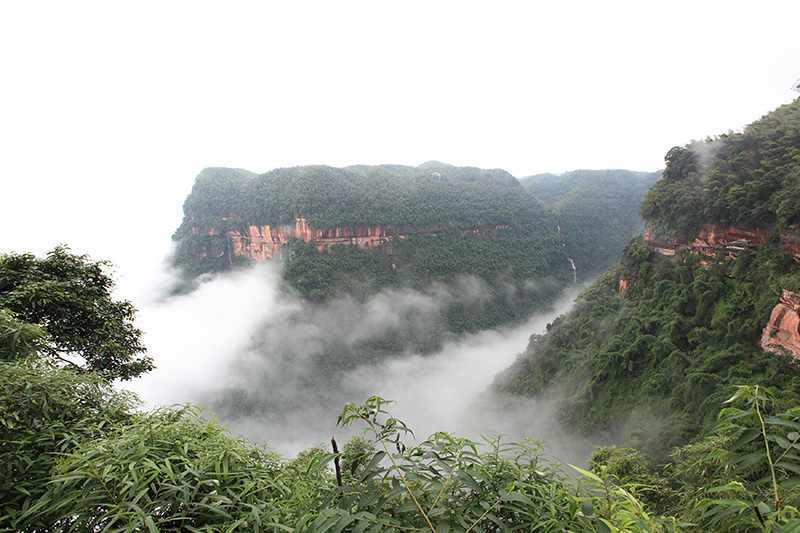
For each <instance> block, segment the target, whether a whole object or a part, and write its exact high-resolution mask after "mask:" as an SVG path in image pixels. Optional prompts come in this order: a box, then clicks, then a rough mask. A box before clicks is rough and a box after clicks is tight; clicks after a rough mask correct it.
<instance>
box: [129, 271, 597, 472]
mask: <svg viewBox="0 0 800 533" xmlns="http://www.w3.org/2000/svg"><path fill="white" fill-rule="evenodd" d="M279 285H280V277H279V273H278V271H277V265H275V264H272V263H263V264H259V265H256V266H254V267H253V268H251V269H248V270H244V271H240V272H236V273H232V274H226V275H220V276H217V277H211V278H209V279H207V280H206V281H204V282H203V283H202V284H201V285H200V286H199V287H198V288H197V290H195V291H194V292H192V293H190V294H186V295H181V296H175V297H171V298H169V299H166V300H164V301H161V302H149V303H146V304H144V305H141V304H140V305H139V307H140V315H141V316H140V320H139V325H140V327H141V329H142V330H143V331H144V332H145V335H144V342H145V344H146V346H147V348H148V351H149V353H150V354H151V355H152V356H153V357H154V359H155V361H156V365H157V369H156V370H154V371H153V372H151V373H150V374H148V375H146V376H144V377H142V378H140V379H138V380H135V381H134V382H131V383H130V385H129V386H128V387H127V388H130V389H131V390H134V391H135V392H137V393H138V394H139V395H140V396H141V397H142V399H143V400H144V401H145V402H146V404H147V407H150V408H152V407H156V406H158V405H170V404H177V403H185V402H191V403H194V404H197V405H200V406H202V407H203V408H204V410H205V412H206V413H207V414H209V415H212V414H213V415H216V416H217V417H218V418H219V419H220V420H221V421H222V422H223V423H224V424H225V425H227V426H228V427H229V429H230V430H231V431H232V433H234V434H241V435H244V436H246V437H247V438H249V439H251V440H256V441H263V442H266V443H268V445H269V446H270V448H272V449H273V450H274V451H276V452H278V453H281V454H283V455H286V456H293V455H295V454H296V453H297V452H298V451H300V450H302V449H306V448H308V447H310V446H312V445H314V444H317V443H322V442H327V440H328V439H330V437H331V436H336V437H337V439H338V440H339V441H340V442H343V441H344V440H346V438H347V437H348V436H349V435H350V434H352V433H354V432H356V431H357V430H358V429H359V428H355V429H342V428H337V427H336V420H337V416H338V415H339V414H340V413H341V411H342V407H343V405H344V404H345V403H346V402H354V403H362V402H363V401H364V400H365V399H366V398H368V397H369V396H373V395H375V396H381V397H383V398H385V399H390V400H394V401H395V402H396V403H395V404H393V405H391V406H390V407H389V411H390V412H391V413H392V414H393V415H394V416H395V417H397V418H399V419H401V420H403V421H405V422H406V423H407V424H408V426H409V427H410V428H411V429H412V430H413V431H414V433H415V435H416V439H417V440H420V439H424V438H426V437H427V436H428V435H430V434H432V433H433V432H435V431H448V432H452V433H456V434H458V435H461V436H468V437H470V438H479V437H478V435H479V434H507V435H511V436H513V437H515V438H523V437H532V438H539V439H542V440H548V441H553V440H559V439H560V435H559V433H558V431H557V429H556V425H555V424H554V423H553V421H552V420H550V419H549V412H550V409H549V406H548V405H547V403H548V402H546V401H541V400H539V401H536V402H533V401H528V400H525V401H523V400H522V399H515V400H514V405H513V406H510V405H508V401H507V400H505V401H503V402H500V403H501V405H498V402H495V401H494V399H493V398H491V395H489V394H488V393H487V392H486V390H487V387H489V385H490V384H491V382H492V380H493V379H494V376H495V375H496V374H497V373H498V372H499V371H501V370H503V369H504V368H506V367H508V366H509V365H510V364H511V363H512V362H513V361H514V359H515V358H516V356H517V354H519V353H521V352H522V351H523V350H524V349H525V347H526V346H527V343H528V338H529V337H530V335H531V334H534V333H541V332H542V331H543V330H544V329H545V326H546V324H547V323H548V322H551V321H552V320H553V319H554V318H555V317H556V316H558V315H559V314H562V313H564V312H566V310H567V309H569V307H570V306H571V303H572V301H573V299H574V297H575V296H576V295H577V293H578V290H579V287H578V286H575V287H573V288H572V289H571V290H569V291H567V293H565V295H564V297H563V298H562V299H561V300H560V301H559V302H557V303H556V305H554V306H552V307H551V308H550V309H549V310H548V311H547V312H544V313H541V314H537V315H536V316H533V317H531V318H530V319H529V320H527V321H526V322H525V323H524V324H521V325H519V326H516V327H513V328H504V329H498V330H490V331H484V332H481V333H477V334H469V335H462V336H459V337H451V338H449V339H448V340H446V341H445V342H443V343H441V346H440V349H438V350H436V351H435V352H434V353H426V354H422V353H414V352H411V353H409V352H402V353H393V354H386V353H384V354H382V355H380V356H376V349H375V347H376V346H378V347H380V346H382V343H384V341H385V338H387V337H389V338H393V337H397V338H401V339H402V338H408V336H413V335H419V336H424V335H428V334H430V332H431V331H432V330H435V329H436V324H437V323H438V320H439V319H440V316H441V311H442V310H443V308H444V306H445V305H446V304H447V302H449V301H451V299H452V298H451V290H458V291H460V293H459V294H461V296H462V297H463V293H464V286H465V285H470V286H471V287H472V293H474V294H473V295H472V297H473V298H474V299H475V301H476V302H480V301H482V299H484V298H485V294H484V293H483V292H482V285H481V284H480V283H478V282H476V280H474V279H469V278H465V279H462V280H459V282H458V284H457V285H458V288H457V289H450V288H448V287H447V286H444V285H436V286H431V287H430V288H428V289H426V290H425V291H415V290H408V289H404V290H399V289H391V290H386V291H383V292H381V293H379V294H376V295H374V296H373V297H371V298H369V299H368V300H367V301H364V302H359V301H356V300H354V299H352V298H339V299H337V300H334V301H332V302H330V303H327V304H324V305H309V304H305V303H303V302H302V301H300V300H299V299H297V298H295V297H292V296H291V295H288V294H287V293H286V291H282V290H280V289H279ZM378 351H380V350H378ZM559 447H560V448H561V449H562V450H563V447H562V446H560V445H559ZM575 453H577V454H578V455H582V452H580V451H578V452H575ZM560 457H562V458H563V454H561V455H560Z"/></svg>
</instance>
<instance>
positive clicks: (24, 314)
mask: <svg viewBox="0 0 800 533" xmlns="http://www.w3.org/2000/svg"><path fill="white" fill-rule="evenodd" d="M108 266H109V265H108V263H107V262H104V261H99V262H98V261H92V260H90V259H89V258H88V257H87V256H85V255H82V256H79V255H74V254H71V253H69V251H68V249H67V248H64V247H57V248H55V249H54V250H53V251H51V252H49V253H48V254H47V256H46V257H45V258H37V257H35V256H33V255H31V254H3V255H0V309H5V310H7V311H5V312H4V318H3V323H4V324H5V326H4V331H6V332H8V333H7V334H8V335H11V332H13V335H12V336H11V337H8V336H6V334H4V338H5V339H6V341H4V342H5V343H6V346H8V344H7V343H8V339H9V338H10V339H11V340H12V344H16V347H15V348H14V350H17V349H19V350H20V351H21V352H22V353H25V352H30V351H31V350H32V349H33V348H34V347H35V348H36V349H37V350H38V351H40V352H42V353H43V354H44V355H47V356H49V357H51V358H53V359H57V360H60V361H62V362H64V363H69V364H70V365H71V366H76V367H78V366H79V367H82V368H84V369H86V370H91V371H97V372H101V373H103V374H104V375H105V376H106V377H107V378H121V379H130V378H132V377H135V376H138V375H140V374H143V373H145V372H147V371H149V370H151V369H152V368H153V362H152V359H151V358H150V357H149V356H147V355H145V348H144V346H142V344H141V342H140V337H141V332H140V331H139V330H138V329H137V328H136V327H134V324H133V320H134V317H135V314H136V309H135V308H134V307H133V305H132V304H131V303H130V302H127V301H121V302H119V301H115V300H113V299H112V298H111V292H112V290H113V287H114V282H113V280H112V279H111V277H109V276H108V275H107V274H106V273H105V269H106V268H107V267H108ZM8 312H11V313H14V315H13V318H10V315H8V314H7V313H8ZM24 323H27V324H28V325H29V326H25V324H24ZM33 325H35V326H38V327H39V328H41V329H42V330H44V331H46V332H47V343H46V344H44V343H42V342H41V341H42V339H41V336H40V335H39V334H38V333H36V332H35V331H34V330H33V329H31V328H32V326H33ZM7 328H11V329H7ZM4 353H5V354H8V350H4ZM75 358H78V359H79V360H80V361H81V362H79V363H76V362H75V361H74V359H75Z"/></svg>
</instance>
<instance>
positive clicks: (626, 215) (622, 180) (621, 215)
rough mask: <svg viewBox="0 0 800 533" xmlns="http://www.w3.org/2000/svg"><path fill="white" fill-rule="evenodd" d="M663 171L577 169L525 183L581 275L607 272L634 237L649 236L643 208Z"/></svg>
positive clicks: (527, 179) (542, 176) (586, 275)
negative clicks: (548, 218)
mask: <svg viewBox="0 0 800 533" xmlns="http://www.w3.org/2000/svg"><path fill="white" fill-rule="evenodd" d="M660 175H661V173H660V172H654V173H646V172H631V171H629V170H576V171H573V172H566V173H564V174H561V175H560V176H556V175H553V174H540V175H536V176H530V177H527V178H523V179H522V180H520V181H521V183H522V184H523V186H524V187H525V188H527V189H528V190H530V191H531V192H532V193H533V194H534V195H535V196H536V197H537V198H539V200H541V201H542V202H543V203H544V204H545V205H546V206H547V210H548V211H549V212H550V213H551V215H552V217H553V218H554V219H555V223H556V224H557V225H558V228H559V230H560V233H561V237H562V239H563V242H564V247H565V249H566V252H567V255H569V257H571V258H572V259H573V260H574V261H575V264H576V265H577V267H578V269H579V272H580V276H581V277H582V278H583V279H586V278H588V277H589V276H590V275H592V274H593V273H601V272H604V271H605V270H606V269H608V268H609V267H611V266H613V265H614V264H615V263H616V262H617V260H618V259H619V254H620V252H621V250H622V248H623V247H624V246H625V244H626V243H627V242H628V241H630V239H631V238H632V237H633V236H635V235H637V234H640V233H642V232H644V221H643V220H642V218H641V216H640V215H639V204H640V203H641V201H642V198H643V197H644V194H645V192H646V191H647V189H648V188H649V187H650V186H651V185H652V184H653V183H655V182H656V181H657V180H658V178H659V177H660Z"/></svg>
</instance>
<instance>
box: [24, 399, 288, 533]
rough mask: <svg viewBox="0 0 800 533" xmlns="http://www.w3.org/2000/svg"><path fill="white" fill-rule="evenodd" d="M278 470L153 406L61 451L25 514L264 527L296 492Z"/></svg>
mask: <svg viewBox="0 0 800 533" xmlns="http://www.w3.org/2000/svg"><path fill="white" fill-rule="evenodd" d="M285 477H286V476H285V475H284V473H283V471H282V466H281V464H280V462H279V461H278V459H277V457H275V456H274V455H272V454H270V453H268V452H266V451H265V450H263V449H261V448H259V447H256V446H253V445H248V444H246V443H245V442H242V441H238V440H234V439H232V438H230V437H229V436H227V435H226V434H225V430H223V429H222V428H221V427H220V426H219V425H218V424H216V423H215V422H213V421H204V420H202V419H200V418H199V415H198V413H197V412H196V411H194V410H190V409H186V408H183V409H178V410H172V409H168V410H160V411H156V412H152V413H148V414H147V415H143V416H137V417H135V418H134V419H133V420H131V421H130V422H129V423H128V424H126V425H125V426H123V427H121V428H119V429H118V430H117V431H115V432H114V433H113V434H111V435H108V436H106V437H105V438H101V439H95V440H92V441H86V442H83V443H81V444H80V445H79V446H77V447H76V448H75V449H74V450H73V451H72V452H71V453H69V454H67V455H65V456H64V457H63V458H62V459H61V460H60V461H59V464H58V466H57V468H56V470H55V475H54V476H53V479H52V481H51V482H50V483H49V484H48V490H47V492H46V493H45V495H44V496H43V497H42V499H41V500H40V502H39V504H38V505H36V506H32V507H31V508H30V509H29V510H28V513H27V515H28V516H31V517H37V515H38V513H39V512H40V510H41V511H44V512H46V514H48V515H51V514H55V515H56V516H58V517H59V518H58V520H56V521H55V522H54V523H53V524H52V526H54V527H57V528H59V529H70V530H78V531H94V530H105V531H116V530H122V531H143V530H148V531H177V530H183V531H234V530H236V529H247V530H248V531H262V530H272V529H273V528H274V527H276V526H279V524H282V523H284V522H286V521H287V518H288V517H287V516H285V514H284V513H285V512H286V511H287V507H289V506H288V502H290V501H292V499H293V498H294V497H296V495H295V496H293V495H292V494H291V493H290V492H289V491H288V490H287V487H286V485H285ZM296 505H297V504H296V503H295V506H296Z"/></svg>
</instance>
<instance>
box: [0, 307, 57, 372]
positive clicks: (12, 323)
mask: <svg viewBox="0 0 800 533" xmlns="http://www.w3.org/2000/svg"><path fill="white" fill-rule="evenodd" d="M46 337H47V333H46V332H45V331H44V330H43V329H42V328H40V327H39V326H37V325H36V324H29V323H28V322H25V321H24V320H20V319H18V318H16V316H14V314H13V313H11V312H10V311H9V310H8V309H0V361H13V360H15V359H20V358H24V357H28V356H31V355H35V354H37V353H39V352H41V351H43V350H45V348H46V347H47V342H46Z"/></svg>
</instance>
